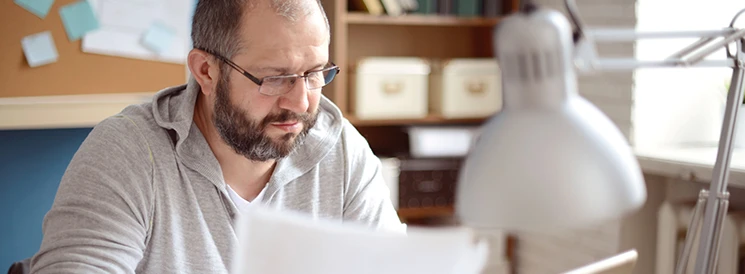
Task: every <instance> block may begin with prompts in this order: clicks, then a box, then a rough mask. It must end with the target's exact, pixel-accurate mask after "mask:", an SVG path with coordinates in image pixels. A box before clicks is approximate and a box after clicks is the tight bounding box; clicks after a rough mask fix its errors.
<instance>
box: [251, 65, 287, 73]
mask: <svg viewBox="0 0 745 274" xmlns="http://www.w3.org/2000/svg"><path fill="white" fill-rule="evenodd" d="M256 70H258V71H261V72H268V71H271V72H276V73H279V74H289V73H288V71H289V69H287V68H283V67H257V68H256Z"/></svg>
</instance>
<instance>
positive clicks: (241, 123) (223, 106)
mask: <svg viewBox="0 0 745 274" xmlns="http://www.w3.org/2000/svg"><path fill="white" fill-rule="evenodd" d="M225 76H227V75H225ZM227 78H228V77H222V76H221V77H220V80H219V82H218V83H217V87H216V90H215V92H216V98H215V114H214V115H213V122H214V123H215V127H216V128H217V132H218V133H219V134H220V136H221V137H222V139H223V140H224V141H225V142H226V143H227V144H228V145H229V146H230V147H232V148H233V150H235V152H236V153H238V154H241V155H243V156H244V157H246V158H248V159H249V160H252V161H261V162H263V161H268V160H278V159H281V158H284V157H286V156H287V155H289V154H290V153H292V151H293V150H295V148H296V147H297V146H298V145H299V144H300V143H302V141H303V139H304V138H305V136H306V135H307V134H308V132H309V131H310V129H311V128H312V127H313V126H314V125H315V123H316V120H317V118H318V113H315V114H310V113H302V114H298V113H294V112H291V111H289V110H286V109H283V110H282V111H281V112H279V113H270V114H268V115H267V116H266V117H264V119H263V120H262V121H260V122H259V121H255V120H251V119H250V118H248V115H247V114H246V112H245V111H244V110H242V109H240V108H238V107H237V106H235V105H234V104H232V102H230V96H229V93H230V92H229V90H230V88H229V86H230V85H229V80H228V79H227ZM300 84H302V83H300ZM287 121H297V122H299V123H302V126H303V129H302V130H301V131H300V133H299V134H297V136H295V135H296V134H295V133H287V134H285V135H282V136H280V137H279V138H278V140H274V139H272V138H271V137H269V136H267V134H266V129H267V127H268V126H269V124H270V123H276V122H287ZM293 137H294V138H293Z"/></svg>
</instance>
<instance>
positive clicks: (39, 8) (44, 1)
mask: <svg viewBox="0 0 745 274" xmlns="http://www.w3.org/2000/svg"><path fill="white" fill-rule="evenodd" d="M13 2H15V3H16V5H19V6H21V7H22V8H24V9H26V10H27V11H29V12H31V13H33V14H34V15H36V16H39V18H42V19H44V17H46V16H47V13H49V9H51V8H52V4H53V3H54V0H15V1H13Z"/></svg>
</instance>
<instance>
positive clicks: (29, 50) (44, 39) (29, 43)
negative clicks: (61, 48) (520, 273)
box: [21, 31, 58, 68]
mask: <svg viewBox="0 0 745 274" xmlns="http://www.w3.org/2000/svg"><path fill="white" fill-rule="evenodd" d="M21 46H22V47H23V54H24V55H26V62H28V65H29V66H30V67H32V68H33V67H38V66H43V65H46V64H51V63H54V62H57V57H58V55H57V47H56V46H55V45H54V39H53V38H52V32H50V31H44V32H40V33H36V34H32V35H29V36H26V37H23V39H21Z"/></svg>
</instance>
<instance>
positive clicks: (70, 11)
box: [59, 1, 98, 41]
mask: <svg viewBox="0 0 745 274" xmlns="http://www.w3.org/2000/svg"><path fill="white" fill-rule="evenodd" d="M59 13H60V17H62V23H63V24H64V25H65V31H66V32H67V38H68V39H70V41H75V40H78V39H80V37H83V35H85V33H86V32H89V31H92V30H96V29H98V20H97V19H96V15H95V14H94V13H93V8H92V7H91V5H90V3H88V1H79V2H76V3H73V4H69V5H66V6H63V7H61V8H60V10H59Z"/></svg>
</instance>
